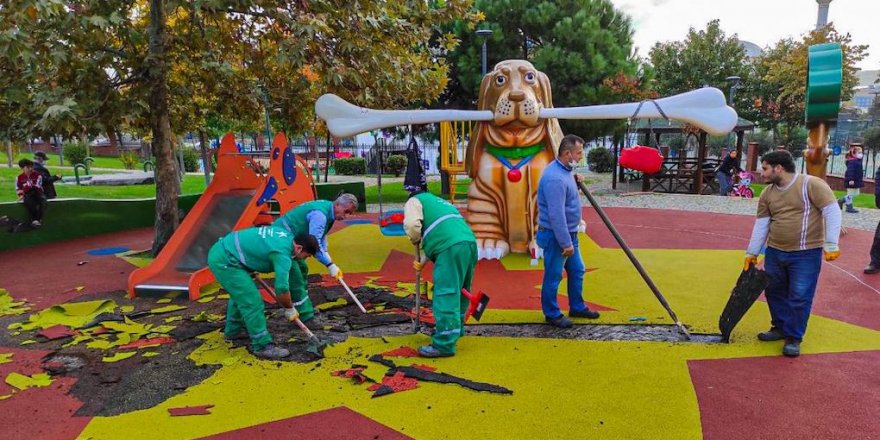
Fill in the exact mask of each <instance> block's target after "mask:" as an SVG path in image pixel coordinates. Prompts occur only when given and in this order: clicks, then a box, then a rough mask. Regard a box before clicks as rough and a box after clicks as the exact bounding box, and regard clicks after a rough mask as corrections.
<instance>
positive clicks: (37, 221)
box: [15, 159, 47, 228]
mask: <svg viewBox="0 0 880 440" xmlns="http://www.w3.org/2000/svg"><path fill="white" fill-rule="evenodd" d="M18 167H19V168H21V174H19V175H18V178H17V179H16V181H15V194H16V195H17V196H18V197H19V198H20V199H21V201H22V202H23V203H24V207H25V209H27V211H28V214H30V216H31V220H30V221H31V226H33V227H35V228H38V227H40V226H41V225H42V224H43V214H45V212H46V205H47V204H46V196H45V195H44V194H43V176H40V174H39V173H37V172H36V171H34V162H33V161H31V160H30V159H22V160H20V161H18Z"/></svg>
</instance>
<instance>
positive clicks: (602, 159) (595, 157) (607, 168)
mask: <svg viewBox="0 0 880 440" xmlns="http://www.w3.org/2000/svg"><path fill="white" fill-rule="evenodd" d="M612 159H613V158H612V157H611V152H610V151H608V149H607V148H605V147H596V148H593V149H592V150H590V152H589V153H587V165H589V166H590V170H591V171H593V172H594V173H610V172H611V169H612V168H613V160H612Z"/></svg>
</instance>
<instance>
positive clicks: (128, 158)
mask: <svg viewBox="0 0 880 440" xmlns="http://www.w3.org/2000/svg"><path fill="white" fill-rule="evenodd" d="M119 161H120V162H122V166H123V167H125V169H127V170H133V169H135V167H137V165H138V162H140V158H138V155H137V153H135V152H134V151H123V152H121V153H119Z"/></svg>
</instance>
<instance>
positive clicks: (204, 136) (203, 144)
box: [199, 129, 214, 186]
mask: <svg viewBox="0 0 880 440" xmlns="http://www.w3.org/2000/svg"><path fill="white" fill-rule="evenodd" d="M199 148H200V150H201V151H202V164H203V168H204V170H205V185H206V186H207V185H210V184H211V172H212V171H213V168H214V167H213V166H212V164H211V155H210V154H209V153H208V133H205V130H204V129H201V130H199Z"/></svg>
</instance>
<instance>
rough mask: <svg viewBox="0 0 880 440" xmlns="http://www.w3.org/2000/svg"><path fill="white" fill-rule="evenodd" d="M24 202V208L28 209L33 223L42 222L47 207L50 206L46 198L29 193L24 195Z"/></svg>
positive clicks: (38, 194)
mask: <svg viewBox="0 0 880 440" xmlns="http://www.w3.org/2000/svg"><path fill="white" fill-rule="evenodd" d="M23 202H24V208H25V209H27V212H28V214H30V216H31V221H34V220H37V221H39V222H42V221H43V214H45V213H46V207H47V206H48V203H47V202H46V198H45V197H43V195H42V194H40V193H36V192H29V193H27V194H25V195H24V200H23Z"/></svg>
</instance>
